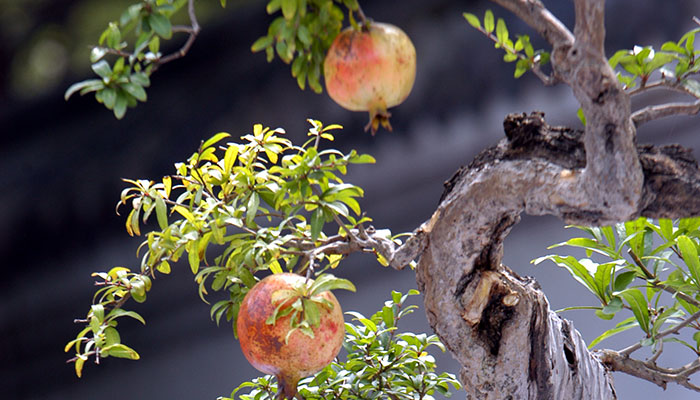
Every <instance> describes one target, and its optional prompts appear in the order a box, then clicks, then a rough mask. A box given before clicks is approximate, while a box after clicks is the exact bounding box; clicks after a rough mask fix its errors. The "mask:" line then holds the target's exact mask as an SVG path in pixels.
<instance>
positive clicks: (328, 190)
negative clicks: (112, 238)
mask: <svg viewBox="0 0 700 400" xmlns="http://www.w3.org/2000/svg"><path fill="white" fill-rule="evenodd" d="M309 122H310V123H311V128H310V129H309V131H308V135H309V136H310V138H309V139H308V140H307V141H306V143H304V144H303V145H302V146H294V145H293V144H292V143H291V142H290V141H289V140H288V139H286V138H285V137H283V134H284V131H283V130H282V129H280V128H278V129H269V128H264V127H263V126H262V125H255V126H254V127H253V132H252V133H250V134H247V135H245V136H242V137H241V139H242V141H243V142H242V143H234V142H229V143H226V144H225V145H217V144H218V143H220V142H221V141H222V140H224V139H226V138H227V137H229V136H230V135H229V134H228V133H223V132H222V133H219V134H216V135H214V136H213V137H212V138H210V139H209V140H207V141H204V142H203V143H202V144H201V145H200V146H199V149H198V150H197V151H196V152H195V153H194V154H192V156H191V157H190V158H189V159H188V160H187V161H186V162H181V163H177V164H175V168H176V173H175V174H173V175H169V176H165V177H163V178H162V180H161V181H160V182H153V181H147V180H128V179H127V180H125V181H126V182H127V183H129V184H130V185H131V186H130V187H128V188H126V189H124V191H123V192H122V194H121V201H120V202H119V204H118V206H119V205H128V206H130V208H131V210H130V211H129V214H128V216H127V217H126V230H127V232H128V233H129V234H130V235H140V234H141V226H142V224H145V223H148V222H149V220H150V218H151V216H152V215H154V214H155V216H156V220H157V225H158V229H154V230H153V231H151V232H149V233H147V234H146V240H145V241H144V242H143V243H142V244H141V247H140V249H141V248H143V249H145V251H144V252H143V255H142V257H141V267H140V271H139V272H132V271H130V270H129V269H127V268H124V267H116V268H113V269H111V270H110V271H108V272H101V273H95V274H93V276H95V277H96V278H98V279H99V281H98V282H97V283H96V284H97V285H98V286H99V290H98V291H97V292H96V293H95V296H94V299H93V306H92V307H91V309H90V311H89V312H88V314H87V317H86V318H85V319H84V320H79V322H84V323H85V324H86V325H87V326H86V327H85V328H84V329H83V330H82V331H80V333H79V334H78V335H77V337H76V339H74V340H73V341H71V342H70V343H69V344H68V345H67V346H66V351H70V349H71V348H73V347H75V352H76V356H75V358H73V361H75V367H76V372H77V373H78V375H80V374H81V370H82V366H83V364H84V362H85V361H86V360H87V359H88V358H89V357H91V356H93V357H94V358H95V360H96V362H99V360H100V359H101V358H105V357H108V356H113V357H125V358H131V359H137V358H138V353H136V352H135V351H134V350H133V349H130V348H128V347H127V346H126V345H124V344H122V343H121V341H120V338H119V335H118V332H117V330H116V326H117V319H118V318H119V317H124V316H128V317H133V318H136V319H138V320H140V321H142V322H143V319H142V318H141V317H140V316H139V315H138V314H136V313H135V312H133V311H125V310H124V309H123V308H122V306H123V305H124V303H125V302H126V301H127V300H128V299H129V298H133V299H134V300H135V301H137V302H143V301H145V300H146V294H147V292H148V291H149V290H150V288H151V282H152V279H153V278H155V274H156V272H159V273H162V274H169V273H170V272H171V263H175V262H177V261H178V260H180V259H181V258H183V259H186V260H187V263H188V264H189V267H190V269H191V272H192V273H193V274H194V276H195V281H196V283H197V284H198V287H199V295H200V297H201V298H202V300H203V301H205V302H206V299H205V295H207V294H208V290H213V291H225V292H227V293H228V296H227V297H228V298H227V299H224V300H221V301H218V302H216V303H215V304H214V305H213V306H212V308H211V316H212V318H213V319H214V320H215V321H216V322H217V324H218V323H219V321H220V320H221V318H222V317H223V316H224V315H225V316H226V319H227V320H229V321H232V323H233V324H234V331H235V323H236V316H237V313H238V309H239V306H240V303H241V301H242V300H243V297H244V296H245V294H246V293H247V292H248V290H249V289H250V288H251V287H253V286H254V285H255V284H256V282H257V281H258V277H257V276H256V275H261V274H263V273H268V271H270V272H273V273H280V272H283V271H285V270H286V271H289V272H296V273H304V272H307V273H308V274H309V275H313V274H314V273H316V272H323V271H324V270H327V269H329V268H335V267H337V265H338V263H339V262H340V261H341V260H342V259H343V257H344V256H345V255H346V254H347V253H348V251H346V250H343V248H342V246H340V248H339V247H338V245H339V244H342V243H343V242H344V241H346V240H347V239H348V238H347V236H348V235H349V234H350V233H351V230H353V229H358V228H360V229H364V228H363V227H362V224H363V223H366V222H368V221H369V218H367V217H364V216H362V210H361V208H360V205H359V203H358V201H357V198H358V197H361V196H362V195H363V191H362V189H361V188H359V187H357V186H354V185H352V184H349V183H345V182H343V180H342V179H341V178H340V175H344V174H345V173H346V172H347V169H348V167H349V166H350V165H352V164H364V163H373V162H374V159H373V158H372V157H371V156H369V155H360V154H357V152H355V151H354V150H353V151H351V152H350V153H348V154H343V153H342V152H340V151H338V150H322V149H320V148H319V147H320V144H321V143H322V140H323V141H331V140H333V139H334V136H333V134H332V131H333V130H336V129H339V128H341V127H340V126H339V125H328V126H323V124H322V123H321V122H319V121H315V120H309ZM173 216H175V218H173ZM329 222H333V223H334V224H336V225H337V226H336V228H335V229H336V230H337V231H336V233H335V234H333V235H331V236H328V235H326V233H325V232H324V226H325V225H326V224H327V223H329ZM211 247H217V249H216V254H217V255H216V257H213V259H211V258H210V257H208V256H207V252H208V249H209V248H211ZM321 281H322V282H324V281H323V280H321ZM329 282H330V283H329V284H331V285H336V284H337V283H338V281H337V280H336V281H333V280H330V281H329ZM333 282H335V283H333ZM207 285H208V288H209V289H208V288H207ZM336 286H337V285H336ZM336 286H333V287H332V288H335V287H336ZM304 315H305V318H306V317H308V315H307V314H304ZM312 322H313V321H312ZM300 326H303V324H302V325H300Z"/></svg>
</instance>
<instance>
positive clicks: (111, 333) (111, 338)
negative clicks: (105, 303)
mask: <svg viewBox="0 0 700 400" xmlns="http://www.w3.org/2000/svg"><path fill="white" fill-rule="evenodd" d="M120 342H121V338H120V337H119V332H118V331H117V330H116V329H115V328H114V327H111V326H109V327H107V328H105V346H111V345H114V344H119V343H120Z"/></svg>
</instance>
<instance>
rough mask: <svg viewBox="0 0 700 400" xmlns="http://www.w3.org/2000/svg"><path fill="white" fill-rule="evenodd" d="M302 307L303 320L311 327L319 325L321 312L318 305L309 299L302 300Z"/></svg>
mask: <svg viewBox="0 0 700 400" xmlns="http://www.w3.org/2000/svg"><path fill="white" fill-rule="evenodd" d="M302 303H303V307H304V320H306V321H307V322H308V323H309V325H311V326H312V327H318V326H319V325H320V324H321V311H320V310H319V309H318V305H317V304H316V303H314V302H313V301H311V300H309V299H304V300H302Z"/></svg>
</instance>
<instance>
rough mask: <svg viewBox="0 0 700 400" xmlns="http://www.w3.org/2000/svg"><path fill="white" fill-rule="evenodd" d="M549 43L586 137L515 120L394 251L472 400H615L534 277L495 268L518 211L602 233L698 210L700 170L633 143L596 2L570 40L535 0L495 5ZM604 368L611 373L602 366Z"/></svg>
mask: <svg viewBox="0 0 700 400" xmlns="http://www.w3.org/2000/svg"><path fill="white" fill-rule="evenodd" d="M494 2H496V3H498V4H500V5H502V6H503V7H505V8H507V9H509V10H511V11H512V12H514V13H515V14H516V15H517V16H518V17H520V18H521V19H523V20H524V21H525V22H527V23H528V24H529V25H531V26H532V27H533V28H534V29H535V30H537V31H538V32H539V33H540V34H541V35H542V36H543V37H544V38H545V39H547V40H548V41H549V42H550V44H551V45H552V67H553V76H552V79H553V80H555V81H559V82H563V83H565V84H567V85H569V86H570V87H571V88H572V90H573V93H574V95H575V96H576V98H577V99H578V101H579V102H580V104H581V107H582V109H583V111H584V114H585V116H586V119H587V125H586V129H585V132H577V131H573V130H570V129H566V128H554V127H550V126H548V125H547V124H546V123H545V121H544V116H543V115H542V114H541V113H533V114H531V115H529V116H528V115H511V116H509V117H508V118H506V120H505V123H504V128H505V133H506V136H507V138H506V139H504V140H503V141H501V142H500V143H499V144H498V145H497V146H495V147H493V148H491V149H488V150H486V151H484V152H482V153H481V154H480V155H479V156H477V158H476V159H475V160H474V161H473V162H472V163H471V164H470V165H469V166H467V167H464V168H462V169H461V170H460V171H458V172H457V173H456V174H455V176H454V177H453V178H452V179H451V180H450V181H449V182H446V190H445V193H444V194H443V197H442V199H441V202H440V205H439V207H438V209H437V210H436V211H435V213H434V214H433V216H432V218H431V219H430V220H429V221H427V222H425V223H424V224H423V225H422V226H421V227H420V228H419V229H418V230H416V232H415V233H416V234H415V235H414V236H413V237H412V238H411V239H410V240H409V241H408V242H407V243H406V244H405V245H404V246H403V247H402V248H400V249H399V250H398V251H397V252H396V253H395V254H393V258H391V260H392V264H393V265H395V266H401V265H404V264H405V263H406V261H407V260H409V259H412V258H415V257H418V258H419V263H418V266H417V271H416V275H417V282H418V284H419V287H420V289H421V290H422V292H423V294H424V296H425V307H426V313H427V316H428V320H429V322H430V324H431V326H432V327H433V328H434V330H435V332H436V333H437V334H438V335H439V337H440V338H441V339H442V341H443V342H444V343H445V344H446V346H447V347H448V348H449V349H450V351H451V352H452V354H453V355H454V357H455V358H456V359H457V360H458V361H459V363H460V365H461V366H462V370H461V373H460V378H461V380H462V382H463V383H464V388H465V390H466V392H467V398H468V399H499V400H500V399H614V398H616V395H615V390H614V387H613V384H612V377H611V372H610V368H614V366H613V364H612V363H611V362H610V361H609V360H608V361H606V362H603V361H601V359H600V358H599V356H598V355H597V354H595V353H591V352H589V351H588V350H587V348H586V345H585V343H584V342H583V340H582V339H581V336H580V335H579V333H578V332H577V331H576V330H575V329H574V327H573V324H572V323H571V322H569V321H567V320H564V319H561V318H559V317H558V316H557V315H556V314H554V313H553V312H552V311H550V309H549V305H548V303H547V300H546V297H545V296H544V294H543V293H542V292H541V291H540V290H539V287H538V285H537V283H536V282H534V281H533V280H531V279H528V278H522V277H519V276H518V275H517V274H515V273H514V272H512V271H511V270H510V269H508V268H507V267H505V266H503V265H501V263H500V261H501V257H502V251H503V240H504V238H505V236H506V235H507V234H508V232H509V231H510V229H511V227H512V226H513V225H514V224H515V223H517V222H518V220H519V218H520V214H521V213H523V212H526V213H528V214H533V215H542V214H552V215H555V216H557V217H559V218H561V219H562V220H564V221H566V222H567V223H575V224H582V225H603V224H611V223H616V222H620V221H624V220H629V219H631V218H634V217H637V216H640V215H644V216H647V217H653V218H661V217H665V218H674V217H679V216H688V215H691V214H695V215H697V214H698V213H700V200H699V199H700V197H699V196H698V195H699V194H700V172H699V171H698V168H697V165H696V163H695V161H694V160H692V158H691V157H690V155H689V153H688V152H687V151H686V150H684V149H682V148H680V147H678V146H667V147H660V148H656V147H651V146H642V147H637V145H636V141H635V134H636V132H635V124H634V122H633V119H632V118H631V107H630V100H629V96H628V95H627V94H626V93H625V92H624V91H623V90H622V89H621V88H620V86H619V84H618V82H617V78H616V77H615V74H614V73H613V71H612V70H611V69H610V67H609V65H608V63H607V59H606V57H605V54H604V50H603V41H604V36H605V31H604V12H603V11H604V1H602V0H576V1H575V2H574V3H575V10H576V27H575V29H574V32H573V34H572V33H571V32H569V31H568V30H567V28H566V27H564V25H563V24H561V23H560V22H559V21H558V20H557V19H556V18H555V17H554V16H553V15H551V14H550V13H549V12H548V11H547V10H546V8H545V7H544V6H543V5H542V3H541V2H539V1H537V0H494ZM608 367H610V368H608Z"/></svg>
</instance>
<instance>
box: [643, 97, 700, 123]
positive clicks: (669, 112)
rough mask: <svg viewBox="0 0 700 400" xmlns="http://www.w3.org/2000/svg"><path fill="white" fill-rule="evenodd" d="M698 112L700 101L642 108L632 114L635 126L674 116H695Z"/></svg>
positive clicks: (699, 110)
mask: <svg viewBox="0 0 700 400" xmlns="http://www.w3.org/2000/svg"><path fill="white" fill-rule="evenodd" d="M698 112H700V100H698V101H695V102H693V103H667V104H660V105H655V106H649V107H645V108H642V109H641V110H639V111H636V112H635V113H634V114H632V121H634V124H635V125H636V126H639V125H642V124H644V123H646V122H649V121H653V120H656V119H659V118H664V117H671V116H674V115H695V114H697V113H698Z"/></svg>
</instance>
